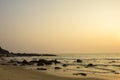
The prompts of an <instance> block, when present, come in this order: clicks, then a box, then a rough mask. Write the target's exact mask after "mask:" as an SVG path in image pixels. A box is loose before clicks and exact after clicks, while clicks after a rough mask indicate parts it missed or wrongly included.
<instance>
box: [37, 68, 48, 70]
mask: <svg viewBox="0 0 120 80" xmlns="http://www.w3.org/2000/svg"><path fill="white" fill-rule="evenodd" d="M37 70H47V69H46V68H37Z"/></svg>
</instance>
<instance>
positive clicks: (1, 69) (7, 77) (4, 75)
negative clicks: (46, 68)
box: [0, 65, 104, 80]
mask: <svg viewBox="0 0 120 80" xmlns="http://www.w3.org/2000/svg"><path fill="white" fill-rule="evenodd" d="M0 80H104V79H100V78H69V77H59V76H55V75H50V74H46V73H44V72H37V71H33V70H27V69H23V68H22V67H17V66H10V65H0Z"/></svg>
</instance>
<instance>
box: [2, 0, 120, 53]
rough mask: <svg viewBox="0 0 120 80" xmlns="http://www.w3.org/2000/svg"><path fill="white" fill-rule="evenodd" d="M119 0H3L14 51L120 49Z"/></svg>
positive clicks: (5, 30) (5, 36) (7, 42)
mask: <svg viewBox="0 0 120 80" xmlns="http://www.w3.org/2000/svg"><path fill="white" fill-rule="evenodd" d="M119 4H120V0H0V46H1V47H3V48H5V49H8V50H9V51H12V52H30V53H120V5H119Z"/></svg>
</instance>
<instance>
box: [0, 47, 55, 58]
mask: <svg viewBox="0 0 120 80" xmlns="http://www.w3.org/2000/svg"><path fill="white" fill-rule="evenodd" d="M0 56H4V57H17V56H18V57H24V56H57V55H55V54H39V53H13V52H9V51H8V50H6V49H3V48H2V47H0Z"/></svg>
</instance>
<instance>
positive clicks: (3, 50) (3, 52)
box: [0, 47, 9, 56]
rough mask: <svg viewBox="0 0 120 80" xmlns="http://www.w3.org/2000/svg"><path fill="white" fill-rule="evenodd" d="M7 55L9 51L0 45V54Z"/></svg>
mask: <svg viewBox="0 0 120 80" xmlns="http://www.w3.org/2000/svg"><path fill="white" fill-rule="evenodd" d="M8 55H9V51H7V50H5V49H3V48H1V47H0V56H8Z"/></svg>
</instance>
